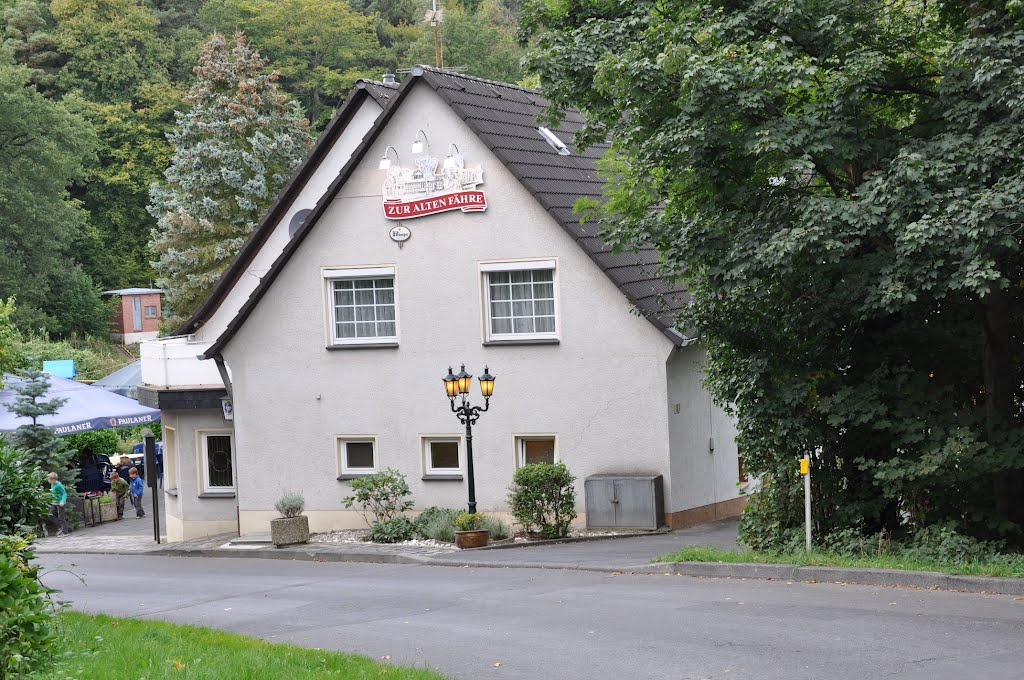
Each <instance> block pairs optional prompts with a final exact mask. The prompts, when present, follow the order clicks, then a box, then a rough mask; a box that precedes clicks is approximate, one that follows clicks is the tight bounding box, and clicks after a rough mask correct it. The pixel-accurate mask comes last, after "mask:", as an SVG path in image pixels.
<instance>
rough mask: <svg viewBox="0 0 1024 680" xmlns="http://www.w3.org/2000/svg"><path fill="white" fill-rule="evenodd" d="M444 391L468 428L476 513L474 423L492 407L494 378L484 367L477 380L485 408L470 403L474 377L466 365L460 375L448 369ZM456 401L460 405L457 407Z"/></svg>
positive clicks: (471, 502) (472, 508)
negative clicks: (457, 400)
mask: <svg viewBox="0 0 1024 680" xmlns="http://www.w3.org/2000/svg"><path fill="white" fill-rule="evenodd" d="M442 380H443V381H444V391H445V394H447V395H448V399H449V400H450V401H451V406H452V413H454V414H455V415H456V416H458V418H459V422H461V423H462V424H463V425H465V426H466V471H467V472H468V474H469V511H470V512H476V486H475V483H474V479H473V423H475V422H476V421H477V420H479V418H480V414H481V413H483V412H484V411H486V410H487V409H488V408H490V406H491V395H492V394H494V376H493V375H491V374H490V372H489V369H488V368H487V366H484V374H483V375H481V376H480V377H479V378H478V379H477V380H479V382H480V395H481V396H483V398H484V405H483V408H481V407H479V406H472V405H470V403H469V396H468V395H469V388H470V386H471V385H472V383H473V376H472V375H470V374H469V373H466V364H462V369H461V370H460V371H459V374H458V375H455V374H454V373H452V367H451V366H449V367H448V375H446V376H445V377H443V378H442ZM456 399H460V403H459V405H458V406H456V404H455V401H456Z"/></svg>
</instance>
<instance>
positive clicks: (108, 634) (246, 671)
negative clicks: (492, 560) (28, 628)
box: [33, 612, 444, 680]
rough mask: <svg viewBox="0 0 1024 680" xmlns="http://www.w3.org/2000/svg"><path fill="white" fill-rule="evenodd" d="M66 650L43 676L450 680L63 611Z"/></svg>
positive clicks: (344, 657) (205, 631)
mask: <svg viewBox="0 0 1024 680" xmlns="http://www.w3.org/2000/svg"><path fill="white" fill-rule="evenodd" d="M58 622H59V630H60V632H61V634H62V637H63V638H64V642H63V649H62V654H61V655H60V656H59V658H58V660H57V662H56V664H55V665H54V666H52V667H51V668H50V669H48V671H47V672H45V673H41V674H38V675H35V676H33V677H34V678H37V679H38V680H43V679H44V678H45V679H46V680H57V679H58V678H59V679H62V680H63V679H64V678H75V679H79V678H82V679H85V680H89V679H93V678H94V679H95V680H108V679H109V678H146V680H155V679H157V678H175V679H176V680H185V679H188V680H195V679H198V678H203V679H204V680H215V679H218V680H219V679H221V678H223V679H224V680H228V679H231V680H235V679H236V678H237V679H243V678H253V679H255V678H261V679H262V678H288V679H289V680H299V679H302V678H311V679H312V678H345V679H346V680H363V679H366V680H369V679H370V678H372V679H373V680H379V679H381V678H384V679H385V680H444V678H443V676H441V675H438V674H436V673H433V672H431V671H427V670H422V669H414V668H403V667H400V666H391V665H388V664H382V663H378V662H377V661H374V660H373V659H369V658H367V657H364V656H357V655H355V654H345V653H342V652H328V651H320V650H315V649H305V648H302V647H296V646H295V645H288V644H275V643H270V642H266V641H263V640H258V639H255V638H250V637H245V636H244V635H236V634H234V633H225V632H222V631H217V630H211V629H209V628H198V627H195V626H179V625H175V624H171V623H164V622H162V621H140V620H137V619H115V618H112V617H110V616H100V615H90V614H81V613H78V612H63V613H61V614H60V615H59V618H58Z"/></svg>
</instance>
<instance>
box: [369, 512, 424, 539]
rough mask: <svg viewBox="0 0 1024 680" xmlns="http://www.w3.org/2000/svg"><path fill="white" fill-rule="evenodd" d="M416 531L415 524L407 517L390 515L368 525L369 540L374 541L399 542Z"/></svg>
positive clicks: (408, 537) (410, 536) (409, 537)
mask: <svg viewBox="0 0 1024 680" xmlns="http://www.w3.org/2000/svg"><path fill="white" fill-rule="evenodd" d="M415 533H416V525H415V524H414V523H413V521H412V520H411V519H409V518H408V517H392V518H391V519H386V520H383V521H381V522H375V523H374V524H372V525H371V526H370V534H369V537H370V540H371V541H373V542H374V543H401V542H402V541H408V540H410V539H411V538H412V537H413V536H414V535H415Z"/></svg>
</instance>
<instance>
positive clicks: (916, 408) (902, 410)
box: [526, 0, 1024, 541]
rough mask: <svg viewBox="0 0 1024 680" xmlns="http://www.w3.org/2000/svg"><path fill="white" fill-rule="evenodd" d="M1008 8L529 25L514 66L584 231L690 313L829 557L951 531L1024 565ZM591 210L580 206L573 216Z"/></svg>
mask: <svg viewBox="0 0 1024 680" xmlns="http://www.w3.org/2000/svg"><path fill="white" fill-rule="evenodd" d="M1021 11H1022V8H1021V5H1020V3H1018V2H999V1H996V0H975V1H970V2H952V1H951V0H946V1H943V0H939V1H937V2H918V1H913V0H912V1H909V2H895V3H894V2H888V1H882V0H857V1H851V0H784V1H783V0H750V1H749V2H739V3H737V2H724V1H717V0H715V1H713V0H707V1H680V2H674V3H660V2H642V3H632V2H617V1H612V2H609V1H608V0H563V1H559V2H553V1H552V2H547V1H544V0H536V1H535V2H532V3H530V4H529V6H528V8H527V10H526V14H527V16H528V23H527V26H526V34H527V35H532V36H534V37H535V38H536V40H537V42H536V46H537V49H536V51H535V52H534V53H533V56H532V58H531V60H530V65H531V66H532V68H533V70H535V71H536V72H537V73H539V75H540V78H541V81H542V83H543V84H544V87H545V90H546V91H547V93H548V94H549V95H550V96H551V97H552V99H553V100H554V101H555V102H557V103H558V104H562V105H573V106H576V107H578V108H580V109H581V110H582V111H583V112H584V114H585V115H586V116H587V117H588V118H589V120H590V125H589V126H588V128H587V130H585V131H584V132H583V133H582V136H581V141H582V142H584V143H586V142H587V141H595V140H603V139H605V137H607V136H610V137H611V138H612V140H613V144H612V150H611V152H610V154H609V157H608V159H607V161H606V164H605V171H606V173H607V174H608V176H609V177H610V178H611V180H612V181H611V183H610V184H609V190H608V201H607V204H606V206H605V207H604V209H603V210H602V211H601V214H603V216H604V218H605V219H606V220H607V230H606V231H607V234H606V235H607V237H608V238H609V239H610V240H612V241H613V242H615V243H616V244H617V245H618V246H620V247H629V246H630V245H631V244H633V243H636V242H638V241H648V242H653V243H655V244H656V245H657V246H658V248H659V249H660V251H661V253H662V255H663V264H664V270H665V272H666V274H667V275H669V276H672V277H675V278H677V279H678V280H680V281H684V282H686V283H687V284H688V285H689V286H690V287H691V288H692V290H693V292H694V295H695V302H694V304H693V306H692V308H691V309H690V310H689V311H688V312H687V313H686V315H685V318H684V319H682V320H681V323H682V324H686V326H685V327H691V326H690V325H689V324H694V325H696V327H698V328H699V329H700V335H701V342H702V343H703V345H704V347H705V348H706V349H707V351H708V356H709V360H708V384H709V386H710V387H711V389H712V390H713V391H714V393H715V394H716V396H717V397H718V399H719V400H720V401H721V402H722V403H726V404H731V405H733V406H734V407H735V409H736V413H737V416H738V422H739V428H740V438H739V440H740V444H741V447H742V450H743V451H744V454H745V456H746V459H747V463H748V466H749V468H750V469H751V470H752V471H753V472H755V473H756V474H759V475H761V476H762V477H763V478H764V480H765V481H766V483H767V487H768V490H767V492H765V493H763V494H762V496H761V499H760V501H759V502H758V503H756V504H755V509H754V510H755V511H754V513H753V514H752V517H753V518H754V519H755V520H757V521H755V522H754V523H753V524H748V526H751V527H752V528H753V529H754V530H756V531H764V532H769V531H776V530H780V531H779V536H780V537H782V535H783V534H784V533H785V530H786V529H787V528H790V527H795V526H796V525H798V523H799V522H800V520H801V517H800V515H799V513H798V512H794V510H796V508H794V507H793V504H792V502H791V501H792V500H793V499H794V497H795V493H793V492H794V491H795V488H794V487H795V484H797V483H798V482H797V479H796V475H794V473H793V470H794V465H795V460H796V458H797V456H799V455H801V454H804V453H810V454H811V455H812V457H813V468H814V477H813V478H814V480H815V498H816V499H818V500H817V502H816V503H815V522H816V524H817V526H818V528H819V531H821V532H823V533H824V532H828V531H831V530H833V529H836V528H843V527H860V528H862V529H864V530H869V531H874V530H878V529H880V528H885V529H893V530H901V529H911V530H912V529H915V528H917V527H920V526H924V525H929V524H939V523H951V524H953V525H955V526H956V528H957V529H958V530H960V531H963V532H967V533H970V534H973V535H975V536H984V537H989V536H1001V537H1006V538H1011V539H1013V540H1016V541H1022V540H1024V505H1021V503H1020V502H1019V499H1020V497H1021V494H1022V492H1024V428H1022V404H1024V387H1022V380H1021V377H1022V376H1021V366H1022V363H1024V361H1022V360H1024V355H1022V351H1021V348H1022V346H1024V342H1022V341H1024V298H1022V283H1024V255H1022V253H1024V249H1022V241H1021V234H1022V229H1024V227H1022V224H1024V200H1022V199H1024V169H1022V163H1021V158H1022V157H1024V107H1022V106H1021V105H1020V102H1021V101H1024V78H1022V77H1021V74H1022V73H1024V50H1021V49H1020V45H1022V44H1024V28H1022V15H1021ZM581 207H585V208H591V209H593V208H594V207H595V206H594V205H592V204H591V205H587V206H581Z"/></svg>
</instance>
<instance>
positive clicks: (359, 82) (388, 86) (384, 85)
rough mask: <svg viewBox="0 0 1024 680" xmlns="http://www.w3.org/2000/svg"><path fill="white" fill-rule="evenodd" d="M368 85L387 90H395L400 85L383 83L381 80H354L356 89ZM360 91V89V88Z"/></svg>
mask: <svg viewBox="0 0 1024 680" xmlns="http://www.w3.org/2000/svg"><path fill="white" fill-rule="evenodd" d="M363 83H369V84H370V85H378V86H380V87H386V88H388V89H389V90H397V89H398V88H399V87H400V85H399V84H398V83H385V82H384V81H383V80H374V79H373V78H356V87H359V86H360V84H363ZM360 89H362V88H360Z"/></svg>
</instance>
